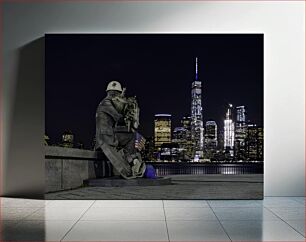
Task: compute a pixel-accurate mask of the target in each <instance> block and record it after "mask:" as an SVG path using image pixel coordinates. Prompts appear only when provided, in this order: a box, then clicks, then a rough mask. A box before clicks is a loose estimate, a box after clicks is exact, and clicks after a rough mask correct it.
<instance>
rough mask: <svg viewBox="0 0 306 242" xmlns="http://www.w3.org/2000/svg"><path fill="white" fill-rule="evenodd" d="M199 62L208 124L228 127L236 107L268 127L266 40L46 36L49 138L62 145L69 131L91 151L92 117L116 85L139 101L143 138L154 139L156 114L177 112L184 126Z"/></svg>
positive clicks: (176, 117)
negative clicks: (226, 119) (108, 87)
mask: <svg viewBox="0 0 306 242" xmlns="http://www.w3.org/2000/svg"><path fill="white" fill-rule="evenodd" d="M112 41H113V42H112ZM111 42H112V43H111ZM101 43H104V45H103V44H101ZM120 44H123V45H120ZM108 45H109V46H110V47H109V49H110V50H107V49H106V47H105V46H108ZM183 46H184V47H185V49H182V47H183ZM80 47H82V48H80ZM128 47H130V48H128ZM213 47H214V48H213ZM116 48H117V49H116ZM94 50H95V52H94ZM131 50H132V51H131ZM133 51H134V52H135V53H136V54H135V55H131V53H132V52H133ZM97 52H98V53H97ZM102 53H104V55H101V54H102ZM85 57H86V58H85ZM98 57H100V59H99V58H98ZM195 57H198V58H199V60H200V62H199V67H198V68H199V74H198V75H199V79H200V80H201V81H202V86H203V87H202V88H203V90H202V92H203V96H202V99H201V101H202V103H203V124H204V125H205V123H206V121H208V120H214V121H216V123H217V125H218V127H222V126H223V125H222V122H223V120H224V110H226V106H227V105H228V103H232V104H233V105H234V106H240V105H245V106H246V107H247V108H248V110H252V112H250V113H248V117H249V118H248V119H250V120H252V121H253V123H256V124H257V125H259V126H263V38H262V35H260V34H258V35H257V34H256V35H255V34H253V35H252V34H234V35H232V34H220V35H218V34H213V35H205V34H195V35H184V34H183V35H180V34H175V35H166V34H165V35H162V34H160V35H47V36H46V134H47V135H48V136H50V138H51V140H53V141H56V138H57V137H58V139H59V138H60V137H61V134H62V133H63V132H64V131H65V130H67V129H70V130H71V131H72V132H73V133H74V134H75V138H76V139H77V140H79V141H81V142H83V143H84V144H85V147H89V146H90V143H91V142H92V138H93V135H94V130H95V124H94V117H91V116H92V114H94V113H95V109H96V106H97V104H98V103H99V101H100V100H101V99H103V98H104V96H105V91H104V88H105V87H106V84H107V82H108V81H110V80H112V79H116V80H119V81H120V82H121V83H122V84H123V86H126V87H127V94H128V95H135V94H136V96H137V98H138V102H139V105H140V108H141V113H140V122H141V126H140V127H141V128H140V133H142V134H143V135H144V136H152V135H153V133H154V130H153V129H154V127H153V126H154V115H155V114H157V113H170V114H171V115H172V118H173V126H172V127H173V128H174V127H178V126H179V122H180V120H181V118H182V117H183V116H190V103H191V94H190V86H191V83H192V82H193V81H194V58H195ZM86 60H87V61H86ZM225 63H226V64H225ZM99 64H100V66H99ZM76 67H79V68H76ZM80 68H81V69H80ZM58 73H60V74H61V75H58ZM86 76H87V77H88V79H87V78H85V77H86ZM111 76H112V78H111ZM102 77H104V78H102ZM101 79H102V80H101ZM86 80H87V81H86ZM176 80H177V81H176ZM85 83H87V84H88V85H85ZM182 96H183V97H184V98H181V97H182ZM67 109H69V112H67ZM81 114H82V115H81ZM80 127H84V130H81V129H80Z"/></svg>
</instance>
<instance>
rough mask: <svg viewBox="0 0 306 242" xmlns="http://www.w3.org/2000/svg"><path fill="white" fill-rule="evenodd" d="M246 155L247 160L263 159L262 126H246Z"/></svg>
mask: <svg viewBox="0 0 306 242" xmlns="http://www.w3.org/2000/svg"><path fill="white" fill-rule="evenodd" d="M246 156H247V159H248V160H249V161H263V128H262V127H257V126H256V124H249V125H248V126H247V136H246Z"/></svg>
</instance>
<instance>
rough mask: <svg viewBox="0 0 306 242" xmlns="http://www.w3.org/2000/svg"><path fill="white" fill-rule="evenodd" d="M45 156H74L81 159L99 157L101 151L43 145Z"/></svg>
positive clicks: (100, 156)
mask: <svg viewBox="0 0 306 242" xmlns="http://www.w3.org/2000/svg"><path fill="white" fill-rule="evenodd" d="M45 157H46V158H47V159H48V158H72V159H73V158H75V159H81V160H88V159H94V160H96V159H101V158H102V152H99V151H93V150H83V149H76V148H66V147H60V146H45Z"/></svg>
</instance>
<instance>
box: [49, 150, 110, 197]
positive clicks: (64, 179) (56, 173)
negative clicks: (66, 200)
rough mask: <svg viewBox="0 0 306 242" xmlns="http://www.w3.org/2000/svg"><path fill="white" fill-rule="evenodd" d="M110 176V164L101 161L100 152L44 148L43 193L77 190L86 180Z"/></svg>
mask: <svg viewBox="0 0 306 242" xmlns="http://www.w3.org/2000/svg"><path fill="white" fill-rule="evenodd" d="M110 175H111V168H110V164H109V162H107V161H105V160H103V156H102V153H101V152H97V151H92V150H82V149H74V148H64V147H58V146H46V147H45V179H46V180H45V192H54V191H61V190H67V189H72V188H77V187H80V186H82V185H83V181H84V180H86V179H90V178H97V177H107V176H110Z"/></svg>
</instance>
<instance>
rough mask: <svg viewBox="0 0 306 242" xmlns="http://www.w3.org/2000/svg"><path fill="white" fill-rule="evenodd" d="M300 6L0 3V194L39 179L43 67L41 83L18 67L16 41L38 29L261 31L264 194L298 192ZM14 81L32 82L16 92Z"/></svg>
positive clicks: (37, 184) (30, 187)
mask: <svg viewBox="0 0 306 242" xmlns="http://www.w3.org/2000/svg"><path fill="white" fill-rule="evenodd" d="M304 11H305V7H304V2H293V1H292V2H290V1H288V2H287V1H275V2H274V1H270V2H259V1H258V2H255V1H249V2H247V1H245V2H240V1H236V2H229V1H224V2H221V1H215V2H214V1H211V2H209V1H194V2H188V1H186V2H182V1H178V2H162V1H156V2H140V1H139V2H138V1H135V2H133V1H131V2H123V1H122V2H119V1H116V2H113V3H110V2H88V3H82V2H63V3H59V2H57V3H46V2H45V3H18V2H15V3H14V2H12V3H3V18H4V25H3V32H4V34H3V98H4V101H3V102H4V104H3V112H4V116H3V117H2V116H1V118H3V122H4V123H3V132H4V137H3V144H4V146H3V149H4V150H3V151H4V152H3V157H2V158H3V165H2V167H3V171H2V172H3V180H4V181H3V185H4V188H3V189H4V190H3V194H4V195H18V194H21V193H23V192H24V191H28V192H30V193H31V192H32V193H33V194H34V193H39V192H40V191H41V192H43V186H44V179H43V171H44V170H43V165H42V161H43V149H42V148H43V147H42V146H41V144H40V142H41V143H42V137H43V134H44V125H43V120H44V110H43V105H44V100H43V95H41V94H40V93H41V92H42V91H43V90H41V89H43V87H44V84H43V82H44V80H43V72H41V71H40V72H39V73H40V74H39V75H37V76H36V78H37V80H40V81H41V83H39V81H38V82H36V83H35V82H33V81H32V82H31V80H26V79H25V78H24V77H23V75H20V74H18V73H19V72H20V70H19V69H18V68H20V66H19V67H18V63H19V62H20V60H19V52H20V47H22V46H23V45H26V44H28V43H29V42H32V41H33V40H35V39H37V38H40V37H42V36H43V35H44V34H45V33H113V32H115V33H121V32H124V33H130V32H133V33H135V32H137V33H155V32H156V33H264V36H265V37H264V38H265V80H264V83H265V84H264V104H265V105H264V112H265V113H264V117H265V121H264V128H265V195H266V196H278V195H280V196H302V195H304V184H305V182H304V178H305V163H304V161H305V157H304V155H305V147H304V145H305V143H304V137H305V132H304V127H305V120H304V117H305V113H304V112H305V109H304V104H305V102H304V98H305V96H304V95H305V72H304V70H305V44H304V43H305V13H304ZM39 58H40V57H39ZM39 58H38V59H39ZM41 60H42V62H43V58H41ZM37 66H39V63H37ZM37 70H38V69H37ZM18 75H19V76H18ZM18 82H21V83H22V84H21V87H27V86H28V85H27V83H29V85H32V87H31V88H30V87H29V88H23V91H22V92H23V94H22V97H21V98H19V99H18V95H20V94H18V93H17V91H16V90H18V85H19V86H20V84H19V83H18ZM16 100H17V101H16ZM18 100H19V101H18ZM18 102H22V103H23V105H19V106H18ZM16 106H17V108H16ZM21 109H22V110H23V112H24V114H23V115H20V116H19V118H17V119H16V118H15V117H16V115H17V117H18V112H19V111H18V110H21ZM23 118H24V119H23ZM16 130H17V131H18V132H17V131H16ZM20 132H22V133H21V134H20ZM40 137H41V138H40ZM15 140H18V142H16V141H15Z"/></svg>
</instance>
